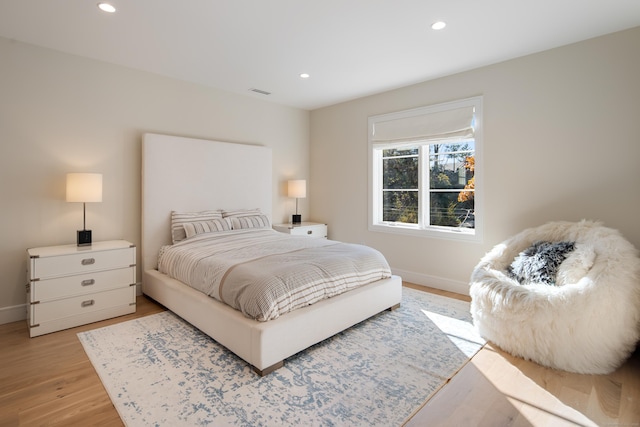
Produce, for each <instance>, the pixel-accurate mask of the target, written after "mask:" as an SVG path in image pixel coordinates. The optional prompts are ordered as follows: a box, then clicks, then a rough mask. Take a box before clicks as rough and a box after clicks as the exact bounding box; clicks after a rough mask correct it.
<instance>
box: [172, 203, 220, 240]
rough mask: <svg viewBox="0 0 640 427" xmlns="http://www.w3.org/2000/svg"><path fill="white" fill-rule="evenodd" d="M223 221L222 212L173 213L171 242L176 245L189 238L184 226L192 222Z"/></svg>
mask: <svg viewBox="0 0 640 427" xmlns="http://www.w3.org/2000/svg"><path fill="white" fill-rule="evenodd" d="M212 219H222V211H221V210H207V211H200V212H176V211H172V212H171V241H172V242H173V243H174V244H175V243H178V242H180V241H182V240H184V239H186V238H187V234H186V232H185V230H184V224H187V223H190V222H201V221H210V220H212Z"/></svg>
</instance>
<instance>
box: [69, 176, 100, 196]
mask: <svg viewBox="0 0 640 427" xmlns="http://www.w3.org/2000/svg"><path fill="white" fill-rule="evenodd" d="M101 201H102V174H101V173H68V174H67V202H83V203H89V202H101Z"/></svg>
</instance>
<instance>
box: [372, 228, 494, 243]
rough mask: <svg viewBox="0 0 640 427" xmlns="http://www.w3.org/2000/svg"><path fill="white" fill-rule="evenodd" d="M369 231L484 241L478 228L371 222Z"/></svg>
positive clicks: (464, 240)
mask: <svg viewBox="0 0 640 427" xmlns="http://www.w3.org/2000/svg"><path fill="white" fill-rule="evenodd" d="M369 231H376V232H381V233H390V234H403V235H406V236H415V237H427V238H433V239H444V240H456V241H463V242H471V243H482V236H481V233H479V232H478V229H468V228H444V227H430V228H418V227H417V226H416V227H412V226H410V225H403V224H396V223H388V224H369Z"/></svg>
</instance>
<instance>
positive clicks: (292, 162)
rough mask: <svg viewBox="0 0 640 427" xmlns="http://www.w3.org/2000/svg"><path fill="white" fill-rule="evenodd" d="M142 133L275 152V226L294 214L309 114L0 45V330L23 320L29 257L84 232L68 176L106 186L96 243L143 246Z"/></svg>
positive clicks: (90, 222) (96, 208)
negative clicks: (68, 196)
mask: <svg viewBox="0 0 640 427" xmlns="http://www.w3.org/2000/svg"><path fill="white" fill-rule="evenodd" d="M145 132H154V133H165V134H172V135H180V136H188V137H194V138H203V139H216V140H221V141H229V142H241V143H252V144H259V145H265V146H269V147H272V149H273V159H274V165H273V170H274V196H273V197H274V198H273V219H274V222H280V221H286V220H287V218H288V216H289V215H290V214H291V213H292V211H293V210H294V209H295V202H294V201H293V200H292V199H288V198H287V197H286V192H285V191H284V184H285V181H286V180H287V179H290V178H307V174H308V164H309V163H308V159H309V112H307V111H304V110H299V109H295V108H289V107H283V106H278V105H275V104H272V103H268V102H266V101H263V100H261V99H256V98H254V97H252V96H246V97H244V96H238V95H235V94H230V93H226V92H223V91H218V90H213V89H209V88H205V87H202V86H198V85H193V84H189V83H185V82H181V81H177V80H172V79H168V78H164V77H160V76H157V75H154V74H149V73H144V72H139V71H135V70H131V69H127V68H123V67H119V66H114V65H111V64H107V63H104V62H99V61H94V60H90V59H85V58H80V57H76V56H72V55H67V54H63V53H59V52H56V51H53V50H48V49H42V48H38V47H35V46H30V45H26V44H22V43H17V42H14V41H10V40H8V39H3V38H0V200H1V201H2V202H1V208H0V212H1V215H2V221H1V223H0V224H1V225H0V323H4V322H7V321H11V320H15V318H16V316H17V317H18V318H23V317H24V306H23V304H24V302H25V298H26V297H25V284H26V272H25V269H26V249H27V248H29V247H36V246H47V245H59V244H73V243H75V238H76V230H77V229H79V228H82V205H81V204H77V203H67V202H65V201H64V198H65V174H66V173H67V172H85V171H86V172H100V173H102V174H103V175H104V190H103V191H104V194H103V202H102V203H96V204H87V228H89V229H91V230H93V239H94V240H109V239H120V238H122V239H126V240H129V241H132V242H134V243H135V244H137V245H139V243H140V162H141V158H140V155H141V154H140V153H141V149H140V147H141V137H142V134H143V133H145ZM188 155H189V153H185V156H188ZM170 166H171V165H167V167H170ZM300 203H301V207H302V208H303V209H306V203H307V202H306V200H301V201H300ZM214 208H217V207H214ZM138 252H140V251H138ZM139 277H140V276H139Z"/></svg>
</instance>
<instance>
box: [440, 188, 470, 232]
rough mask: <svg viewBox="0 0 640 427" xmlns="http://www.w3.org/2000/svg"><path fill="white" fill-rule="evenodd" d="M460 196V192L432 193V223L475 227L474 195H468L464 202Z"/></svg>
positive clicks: (465, 193) (445, 225)
mask: <svg viewBox="0 0 640 427" xmlns="http://www.w3.org/2000/svg"><path fill="white" fill-rule="evenodd" d="M463 193H464V195H465V196H468V195H469V194H473V193H472V192H463ZM460 198H461V197H460V192H448V191H447V192H435V193H431V195H430V199H431V206H430V209H429V222H430V225H438V226H443V227H465V228H475V215H474V200H473V197H468V198H467V199H466V200H465V201H462V202H461V201H460Z"/></svg>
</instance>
